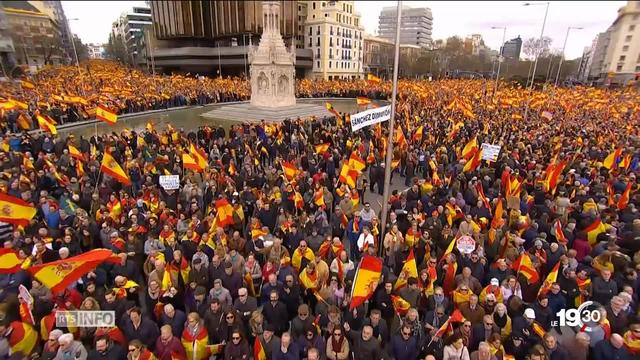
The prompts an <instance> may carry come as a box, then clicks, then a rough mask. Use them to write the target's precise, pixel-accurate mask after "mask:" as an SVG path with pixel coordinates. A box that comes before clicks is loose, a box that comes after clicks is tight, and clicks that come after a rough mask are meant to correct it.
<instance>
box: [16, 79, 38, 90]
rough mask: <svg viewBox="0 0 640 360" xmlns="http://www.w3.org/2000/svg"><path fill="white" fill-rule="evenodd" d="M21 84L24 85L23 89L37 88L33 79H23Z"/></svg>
mask: <svg viewBox="0 0 640 360" xmlns="http://www.w3.org/2000/svg"><path fill="white" fill-rule="evenodd" d="M20 86H22V88H23V89H29V90H33V89H35V87H36V84H34V83H33V81H31V80H27V79H23V80H20Z"/></svg>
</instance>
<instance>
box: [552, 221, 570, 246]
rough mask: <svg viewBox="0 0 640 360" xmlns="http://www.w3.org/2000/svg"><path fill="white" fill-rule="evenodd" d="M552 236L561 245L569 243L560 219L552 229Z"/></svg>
mask: <svg viewBox="0 0 640 360" xmlns="http://www.w3.org/2000/svg"><path fill="white" fill-rule="evenodd" d="M551 235H553V236H555V238H556V240H557V241H558V242H559V243H560V244H566V243H567V237H566V236H564V231H562V224H561V223H560V219H558V220H556V222H555V223H553V227H552V228H551Z"/></svg>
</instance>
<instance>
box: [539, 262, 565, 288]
mask: <svg viewBox="0 0 640 360" xmlns="http://www.w3.org/2000/svg"><path fill="white" fill-rule="evenodd" d="M561 263H562V262H561V261H558V263H557V264H556V266H554V267H553V269H551V272H549V274H548V275H547V277H546V278H545V279H544V282H543V283H542V286H541V287H540V290H538V295H540V294H546V293H547V292H549V290H550V289H551V285H552V284H553V283H554V282H556V281H558V270H560V264H561Z"/></svg>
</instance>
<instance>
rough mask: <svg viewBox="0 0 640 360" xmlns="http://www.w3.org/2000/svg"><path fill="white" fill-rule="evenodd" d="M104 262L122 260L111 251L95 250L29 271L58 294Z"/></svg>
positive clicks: (34, 267) (32, 268)
mask: <svg viewBox="0 0 640 360" xmlns="http://www.w3.org/2000/svg"><path fill="white" fill-rule="evenodd" d="M104 261H112V262H119V261H120V258H119V257H117V256H114V255H113V252H112V251H111V250H108V249H94V250H90V251H88V252H86V253H83V254H82V255H78V256H73V257H70V258H67V259H64V260H58V261H53V262H49V263H46V264H42V265H35V266H31V267H30V268H29V269H28V270H29V272H30V273H31V275H33V276H34V277H35V278H36V279H38V280H39V281H40V282H41V283H42V284H43V285H44V286H46V287H48V288H49V289H51V292H52V293H53V294H57V293H59V292H61V291H62V290H64V289H65V288H66V287H67V286H69V285H71V284H73V283H74V282H75V281H76V280H78V279H80V278H81V277H82V276H83V275H84V274H86V273H88V272H89V271H91V270H93V269H95V268H96V267H97V266H98V265H100V264H101V263H103V262H104Z"/></svg>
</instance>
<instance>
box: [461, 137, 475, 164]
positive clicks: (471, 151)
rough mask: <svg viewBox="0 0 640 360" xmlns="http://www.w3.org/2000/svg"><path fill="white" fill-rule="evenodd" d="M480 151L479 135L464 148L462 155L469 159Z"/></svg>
mask: <svg viewBox="0 0 640 360" xmlns="http://www.w3.org/2000/svg"><path fill="white" fill-rule="evenodd" d="M477 151H478V137H477V136H474V137H473V138H472V139H471V140H469V142H468V143H467V144H466V145H465V146H464V148H463V149H462V157H463V158H464V159H466V160H469V159H471V158H472V157H473V155H475V153H476V152H477Z"/></svg>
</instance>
